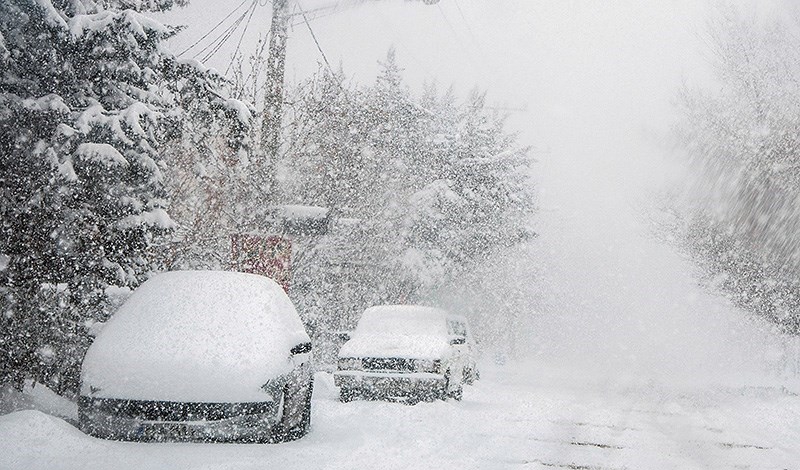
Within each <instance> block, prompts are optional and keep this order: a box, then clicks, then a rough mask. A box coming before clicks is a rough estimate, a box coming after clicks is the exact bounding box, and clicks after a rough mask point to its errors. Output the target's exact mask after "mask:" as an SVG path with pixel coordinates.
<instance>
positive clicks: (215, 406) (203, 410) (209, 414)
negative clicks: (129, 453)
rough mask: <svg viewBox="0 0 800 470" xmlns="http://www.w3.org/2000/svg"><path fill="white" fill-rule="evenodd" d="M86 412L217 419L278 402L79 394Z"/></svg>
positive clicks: (258, 411)
mask: <svg viewBox="0 0 800 470" xmlns="http://www.w3.org/2000/svg"><path fill="white" fill-rule="evenodd" d="M79 407H80V408H81V409H83V410H84V411H89V412H101V413H105V414H108V415H111V416H117V417H120V418H130V419H139V420H143V421H201V420H205V421H216V420H222V419H229V418H234V417H240V416H246V415H261V414H269V413H271V412H272V411H273V410H274V407H275V403H274V402H271V401H268V402H251V403H192V402H173V401H151V400H120V399H114V398H92V397H85V396H82V397H80V401H79Z"/></svg>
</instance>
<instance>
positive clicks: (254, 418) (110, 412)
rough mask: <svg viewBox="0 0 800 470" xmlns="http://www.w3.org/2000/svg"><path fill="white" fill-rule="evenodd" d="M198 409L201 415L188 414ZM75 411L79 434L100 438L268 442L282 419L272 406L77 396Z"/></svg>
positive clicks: (267, 404)
mask: <svg viewBox="0 0 800 470" xmlns="http://www.w3.org/2000/svg"><path fill="white" fill-rule="evenodd" d="M197 405H200V406H199V407H198V408H199V409H200V412H192V411H194V410H193V409H192V408H193V406H194V407H197ZM215 405H216V407H215ZM170 408H172V410H173V411H172V412H170ZM175 409H178V410H180V412H174V410H175ZM186 410H189V411H188V412H187V411H186ZM237 412H240V413H241V414H237ZM78 413H79V424H80V428H81V430H82V431H83V432H85V433H86V434H89V435H92V436H95V437H100V438H104V439H114V440H124V441H137V442H270V441H271V440H272V437H273V433H272V430H273V428H274V427H275V425H276V424H277V422H278V421H279V420H280V418H281V407H280V404H279V403H275V402H264V403H257V404H255V403H247V404H236V403H233V404H196V403H174V402H141V401H132V400H115V399H96V398H88V397H81V399H80V401H79V404H78Z"/></svg>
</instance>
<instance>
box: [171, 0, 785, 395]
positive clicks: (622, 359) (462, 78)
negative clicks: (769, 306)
mask: <svg viewBox="0 0 800 470" xmlns="http://www.w3.org/2000/svg"><path fill="white" fill-rule="evenodd" d="M219 3H220V2H213V1H210V0H194V2H192V4H191V5H190V6H189V7H188V8H187V9H184V10H178V11H177V12H175V13H170V14H169V16H167V17H166V20H167V21H168V22H172V23H186V24H188V25H189V28H188V29H187V30H186V31H185V32H184V33H183V34H182V35H181V36H179V37H177V38H176V39H175V40H174V41H173V46H174V48H175V50H182V49H183V48H184V47H185V46H186V45H187V44H190V43H191V42H193V41H194V40H195V39H196V38H198V37H199V36H200V35H202V34H203V33H204V32H205V31H206V30H207V29H208V28H210V27H211V26H212V25H213V24H214V23H216V21H218V19H219V18H221V17H222V16H224V14H226V13H227V11H229V9H230V8H231V5H230V4H228V3H225V4H224V5H220V4H219ZM336 3H339V4H341V7H340V11H339V12H338V13H336V14H335V15H332V16H329V17H323V18H320V19H318V20H315V21H312V27H313V29H314V32H315V34H316V36H317V38H318V40H319V43H320V45H321V47H322V49H323V50H324V52H325V54H326V56H327V57H328V59H329V60H330V62H332V64H333V65H334V66H338V64H340V63H341V64H342V65H343V68H344V70H345V72H346V74H347V75H348V76H349V77H351V78H352V79H353V80H356V81H359V82H369V81H371V80H372V79H374V76H375V74H376V72H377V70H378V67H377V61H378V60H379V59H381V58H382V57H384V56H385V53H386V51H387V50H388V49H389V47H391V46H394V47H395V48H396V50H397V55H398V59H399V61H400V63H401V65H403V66H404V67H405V74H406V77H407V79H408V81H409V82H410V83H411V84H413V85H414V86H419V85H421V84H422V82H423V81H425V80H429V81H430V80H437V81H438V82H439V83H440V84H442V85H444V86H447V85H449V84H450V83H455V84H456V85H457V89H458V90H459V91H461V92H462V93H463V92H466V91H467V90H468V89H469V88H471V87H472V86H474V85H477V86H478V87H480V88H483V89H487V90H488V91H489V99H490V101H491V102H492V103H493V104H496V105H498V106H507V107H513V108H524V109H525V110H526V111H520V112H514V113H513V114H512V117H511V119H510V121H509V125H510V126H511V127H512V128H513V129H514V130H517V131H519V132H520V135H521V139H522V141H523V142H524V143H527V144H531V145H534V146H535V147H536V158H537V159H538V163H537V164H536V165H535V167H534V170H533V171H534V174H535V179H536V183H537V185H538V190H539V201H538V203H539V205H540V208H541V211H540V213H539V215H538V216H537V217H536V220H535V225H536V228H537V232H538V233H539V235H540V236H539V238H538V239H537V240H535V241H534V242H533V244H532V246H531V247H529V249H528V250H526V253H527V254H528V258H527V259H526V260H525V261H524V262H519V260H517V262H515V263H513V264H511V263H509V264H508V265H507V266H501V267H500V269H499V270H498V271H499V272H500V273H501V276H503V277H504V278H506V279H508V282H505V285H507V286H509V289H512V288H513V289H527V290H528V291H527V292H526V295H525V296H523V298H527V299H529V300H530V302H529V309H530V315H529V317H528V318H527V319H526V320H525V321H522V322H521V323H519V324H518V325H524V326H525V330H524V332H523V333H522V334H520V335H518V336H519V340H518V343H519V344H518V345H517V346H518V349H521V350H522V351H526V352H529V353H530V356H532V357H535V358H538V359H540V360H542V361H546V362H548V363H549V364H563V365H569V367H568V368H564V369H563V370H571V371H575V370H576V366H578V367H577V370H579V371H581V373H586V371H593V372H594V373H596V374H597V376H598V377H611V378H612V379H613V380H622V381H624V380H625V379H626V378H627V377H633V376H637V377H642V376H645V377H654V378H657V379H663V380H681V381H690V382H694V381H698V380H701V379H702V380H706V379H708V380H717V379H720V380H722V379H724V380H726V381H727V380H729V379H730V380H732V379H734V378H735V379H737V380H743V381H745V382H747V381H748V380H752V379H753V377H755V376H761V375H762V373H763V372H775V371H776V370H777V369H778V367H779V365H780V360H781V356H782V354H783V351H782V349H781V347H780V344H779V343H780V340H779V338H778V337H777V336H776V335H775V334H774V333H772V332H771V331H770V329H769V328H768V327H766V326H764V325H762V324H760V323H759V322H758V321H756V320H753V319H750V318H748V317H747V316H746V315H745V314H743V313H742V312H739V311H736V310H735V309H734V308H733V307H731V306H730V305H729V304H728V303H727V302H726V301H724V300H723V299H721V298H719V297H716V296H714V295H712V294H710V293H708V292H705V291H703V290H702V289H701V288H699V287H697V283H696V281H695V278H694V274H693V267H692V264H691V262H690V261H689V260H686V259H683V258H682V257H680V256H679V255H677V254H676V253H675V251H674V250H673V249H672V248H671V247H669V246H665V245H663V244H662V243H661V242H659V241H657V240H656V239H654V237H653V236H652V234H651V232H650V227H649V225H648V224H647V220H649V219H650V218H651V217H654V216H655V215H653V214H652V213H651V211H652V210H654V207H655V205H654V204H653V203H652V198H653V196H654V195H656V194H658V193H659V191H661V190H663V189H665V188H667V187H668V185H670V184H673V183H675V181H674V179H675V177H676V176H677V175H680V171H679V169H676V168H675V163H674V162H675V161H677V159H676V158H675V157H674V156H672V155H670V154H669V153H668V152H667V151H666V150H665V146H663V145H661V142H662V139H663V136H664V135H665V133H666V132H667V131H668V128H669V126H670V123H671V122H672V121H673V119H674V115H673V108H672V104H671V100H672V98H673V97H674V96H675V94H676V90H677V88H678V87H679V86H680V85H681V84H682V83H683V82H688V83H700V84H706V85H712V86H713V81H712V80H711V78H710V77H711V74H710V72H709V67H708V64H707V61H706V60H705V57H704V50H703V45H702V40H701V39H702V30H703V28H704V27H705V24H706V21H707V18H708V15H710V14H712V13H713V9H714V6H715V5H716V4H717V3H718V2H699V1H695V0H683V1H678V0H673V1H661V0H659V1H656V0H653V1H637V0H630V1H607V2H599V1H598V2H588V1H586V2H582V1H534V0H441V1H440V3H439V4H438V5H434V6H426V5H423V4H421V2H409V1H400V0H383V1H378V0H372V1H369V2H364V1H360V2H359V1H341V2H335V1H327V0H322V1H316V2H315V1H313V0H303V1H302V4H303V5H304V6H305V7H306V8H308V9H313V8H317V7H320V6H329V5H333V4H336ZM739 3H740V4H744V3H745V2H739ZM783 5H784V3H783V2H780V1H777V0H775V1H755V0H754V1H752V2H749V3H748V4H747V6H746V8H752V9H753V10H754V11H758V12H760V13H763V14H767V15H769V14H773V13H774V12H778V11H780V10H781V8H782V6H783ZM254 18H256V19H254V24H256V25H257V26H258V27H257V28H255V27H252V28H251V29H252V30H253V31H250V32H249V33H248V34H247V35H246V36H245V39H244V42H243V44H244V45H243V49H244V50H245V51H247V52H249V51H251V50H252V49H253V47H254V42H255V40H256V38H257V37H258V34H259V32H264V31H266V29H268V27H269V6H266V7H261V8H260V9H258V10H257V11H256V15H255V17H254ZM232 42H233V41H232ZM232 48H233V45H230V44H229V45H228V46H227V50H223V51H222V52H221V53H220V54H219V55H217V56H215V57H214V59H212V60H211V61H210V64H209V65H211V66H214V67H215V68H217V69H219V70H225V68H226V67H227V65H228V62H229V54H230V52H231V50H232ZM319 62H321V56H320V53H319V51H318V50H317V47H316V45H315V44H314V42H313V40H312V38H311V36H310V35H309V32H308V30H307V29H306V26H305V25H302V24H300V25H296V26H295V27H294V29H293V30H292V33H291V38H290V45H289V52H288V59H287V80H289V81H298V80H301V79H303V78H305V77H307V76H308V75H310V74H311V73H313V72H314V71H315V70H316V68H317V64H318V63H319ZM513 297H519V296H513ZM518 325H515V326H518Z"/></svg>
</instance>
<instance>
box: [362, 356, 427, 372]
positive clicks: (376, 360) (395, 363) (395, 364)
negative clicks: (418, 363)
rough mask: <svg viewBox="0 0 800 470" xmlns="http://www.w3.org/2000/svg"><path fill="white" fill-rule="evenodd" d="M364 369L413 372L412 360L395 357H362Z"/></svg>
mask: <svg viewBox="0 0 800 470" xmlns="http://www.w3.org/2000/svg"><path fill="white" fill-rule="evenodd" d="M362 362H363V364H364V370H372V371H391V372H414V360H413V359H402V358H397V357H368V358H364V359H363V361H362Z"/></svg>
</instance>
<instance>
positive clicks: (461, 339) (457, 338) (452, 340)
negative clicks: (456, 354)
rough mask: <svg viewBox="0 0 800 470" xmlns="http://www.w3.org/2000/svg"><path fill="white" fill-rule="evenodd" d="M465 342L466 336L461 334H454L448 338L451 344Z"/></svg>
mask: <svg viewBox="0 0 800 470" xmlns="http://www.w3.org/2000/svg"><path fill="white" fill-rule="evenodd" d="M466 342H467V338H465V337H463V336H454V337H452V338H450V344H451V345H457V344H465V343H466Z"/></svg>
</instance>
